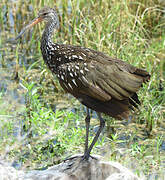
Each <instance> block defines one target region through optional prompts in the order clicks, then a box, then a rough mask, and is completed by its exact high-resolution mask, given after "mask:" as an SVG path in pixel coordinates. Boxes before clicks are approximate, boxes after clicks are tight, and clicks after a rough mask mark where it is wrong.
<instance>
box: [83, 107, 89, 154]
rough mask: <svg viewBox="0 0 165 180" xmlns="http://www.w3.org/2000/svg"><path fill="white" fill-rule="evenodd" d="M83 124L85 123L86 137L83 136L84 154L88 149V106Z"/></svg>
mask: <svg viewBox="0 0 165 180" xmlns="http://www.w3.org/2000/svg"><path fill="white" fill-rule="evenodd" d="M85 124H86V138H85V152H84V154H86V152H87V150H88V136H89V126H90V113H89V108H87V116H86V118H85Z"/></svg>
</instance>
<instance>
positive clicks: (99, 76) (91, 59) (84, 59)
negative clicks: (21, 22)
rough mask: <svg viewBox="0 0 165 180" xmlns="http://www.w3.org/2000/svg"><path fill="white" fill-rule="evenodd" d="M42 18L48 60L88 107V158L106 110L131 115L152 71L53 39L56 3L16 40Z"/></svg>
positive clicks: (43, 45)
mask: <svg viewBox="0 0 165 180" xmlns="http://www.w3.org/2000/svg"><path fill="white" fill-rule="evenodd" d="M42 21H45V22H46V25H45V29H44V31H43V33H42V38H41V47H40V48H41V53H42V56H43V60H44V62H45V63H46V65H47V67H48V69H49V70H50V71H51V72H52V73H53V74H55V75H56V77H57V79H58V80H59V83H60V85H61V87H62V88H63V89H64V90H65V91H66V92H67V93H69V94H71V95H73V96H74V97H75V98H77V99H78V100H79V101H80V103H82V104H83V105H84V106H85V107H86V116H85V117H86V118H85V125H86V138H85V150H84V154H83V156H82V159H84V160H88V159H89V157H90V156H91V155H90V154H91V151H92V149H93V146H94V145H95V143H96V141H97V140H98V137H99V135H100V133H101V132H102V130H103V128H104V126H105V120H104V119H103V118H102V114H106V115H108V116H110V117H112V118H115V119H120V120H123V119H128V117H129V114H130V111H131V110H134V109H135V108H137V107H138V105H140V101H139V99H138V95H137V91H138V90H139V89H140V88H141V87H142V84H143V83H146V82H148V81H149V79H150V74H149V73H148V72H147V71H145V70H143V69H139V68H136V67H134V66H133V65H130V64H129V63H127V62H125V61H123V60H120V59H117V58H112V57H109V56H108V55H106V54H105V53H103V52H99V51H96V50H93V49H90V48H86V47H82V46H75V45H69V44H62V43H55V42H53V41H52V35H53V33H54V30H56V31H57V30H58V29H59V27H60V23H59V16H58V13H57V11H56V8H55V7H53V8H50V7H43V8H42V9H41V10H40V11H39V13H38V16H37V17H36V18H35V19H34V20H32V21H31V22H30V23H29V24H28V25H27V26H25V27H24V28H23V29H22V31H21V32H20V33H19V34H18V36H17V37H16V38H15V40H18V39H19V38H20V37H21V36H22V35H23V34H24V33H25V32H26V31H27V30H28V29H30V28H31V27H33V26H34V25H36V24H38V23H40V22H42ZM90 109H91V110H94V111H95V112H96V113H97V116H98V119H99V122H100V124H99V128H98V130H97V132H96V135H95V137H94V138H93V141H92V142H91V144H90V145H88V135H89V127H90V119H91V117H90Z"/></svg>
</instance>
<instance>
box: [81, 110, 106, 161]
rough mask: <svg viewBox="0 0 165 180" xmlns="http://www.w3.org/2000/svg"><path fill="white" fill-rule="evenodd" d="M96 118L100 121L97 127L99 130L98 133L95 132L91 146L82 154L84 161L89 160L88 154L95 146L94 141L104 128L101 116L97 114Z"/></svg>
mask: <svg viewBox="0 0 165 180" xmlns="http://www.w3.org/2000/svg"><path fill="white" fill-rule="evenodd" d="M97 116H98V118H99V120H100V126H99V129H98V131H97V133H96V135H95V137H94V139H93V141H92V143H91V145H90V146H89V148H88V149H87V150H86V151H85V154H84V156H83V159H86V160H88V159H89V156H90V152H91V150H92V148H93V146H94V145H95V143H96V141H97V140H98V137H99V135H100V133H101V131H102V130H103V128H104V126H105V121H104V119H103V118H102V117H101V114H100V113H97Z"/></svg>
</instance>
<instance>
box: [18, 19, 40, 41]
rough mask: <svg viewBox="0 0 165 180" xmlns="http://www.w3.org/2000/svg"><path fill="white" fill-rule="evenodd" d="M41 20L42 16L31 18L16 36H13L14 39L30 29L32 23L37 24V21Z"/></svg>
mask: <svg viewBox="0 0 165 180" xmlns="http://www.w3.org/2000/svg"><path fill="white" fill-rule="evenodd" d="M42 20H43V18H42V17H37V18H35V19H33V20H32V21H31V22H30V23H29V24H28V25H27V26H25V27H24V28H23V29H22V31H21V32H20V33H19V34H18V36H17V37H16V38H15V40H17V39H19V38H20V37H21V36H22V35H23V34H24V33H25V32H26V30H28V29H30V28H31V27H33V26H34V25H36V24H38V23H39V22H41V21H42Z"/></svg>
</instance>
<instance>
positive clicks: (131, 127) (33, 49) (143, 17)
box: [0, 0, 165, 179]
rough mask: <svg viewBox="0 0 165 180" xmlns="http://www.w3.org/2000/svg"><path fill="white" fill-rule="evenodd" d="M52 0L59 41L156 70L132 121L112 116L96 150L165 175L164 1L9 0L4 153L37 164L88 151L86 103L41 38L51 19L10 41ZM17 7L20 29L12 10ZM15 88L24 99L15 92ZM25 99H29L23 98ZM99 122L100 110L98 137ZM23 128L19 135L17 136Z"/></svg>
mask: <svg viewBox="0 0 165 180" xmlns="http://www.w3.org/2000/svg"><path fill="white" fill-rule="evenodd" d="M45 3H46V5H49V6H51V7H53V6H54V5H56V6H57V9H58V12H59V14H60V24H61V27H60V29H59V31H58V32H55V33H54V41H55V42H62V43H65V44H74V45H81V46H86V47H89V48H92V49H96V50H99V51H103V52H105V53H106V54H108V55H109V56H112V57H117V58H119V59H123V60H124V61H127V62H129V63H131V64H133V65H135V66H136V67H140V68H144V69H146V70H147V71H148V72H149V73H150V74H151V80H150V82H149V83H147V84H145V85H144V86H143V87H142V88H141V90H140V91H139V93H138V94H139V98H140V100H141V102H142V104H141V106H140V107H139V110H136V111H135V112H134V113H133V114H132V121H131V123H128V124H127V121H123V122H121V121H117V120H114V119H112V118H109V117H105V118H106V121H107V127H106V128H105V129H106V131H105V133H103V134H102V135H101V138H100V139H99V141H98V142H97V143H96V146H95V148H94V149H93V151H92V153H97V154H100V155H103V157H104V159H105V160H115V161H118V162H121V163H122V164H123V165H125V166H126V167H129V168H131V169H132V170H134V171H135V172H136V173H137V174H138V175H142V174H145V175H146V176H147V177H149V175H150V174H151V175H152V177H153V179H154V174H158V176H159V177H160V179H161V177H163V175H164V173H165V165H164V164H163V162H164V161H165V150H164V149H163V146H164V143H165V90H164V87H165V81H164V78H165V61H164V59H165V53H164V42H165V30H164V29H165V28H164V13H163V8H162V5H161V4H160V3H158V1H156V0H151V1H144V0H136V1H130V0H127V1H126V0H120V1H113V0H101V1H96V0H90V1H89V0H88V1H87V0H79V1H75V0H73V1H66V0H62V1H57V2H56V4H53V3H54V2H53V1H47V2H46V1H26V2H25V3H22V2H21V1H18V2H17V3H14V2H12V3H11V2H10V3H9V2H8V1H6V0H3V1H2V3H1V4H2V7H3V8H4V10H3V11H1V13H0V22H1V24H2V26H1V32H0V36H1V37H2V38H1V40H0V60H1V62H0V67H1V68H2V69H3V70H4V72H5V73H1V74H0V76H2V78H1V77H0V80H1V79H4V78H5V79H6V80H7V81H5V85H6V86H5V88H4V89H3V88H1V87H2V84H1V83H0V85H1V86H0V117H1V118H0V122H1V123H0V124H1V126H0V127H1V129H2V130H1V132H2V133H1V134H2V135H1V138H0V145H1V148H0V152H1V153H2V154H4V156H5V154H6V157H7V158H8V159H10V161H13V162H18V163H21V167H22V168H23V167H26V168H31V169H34V168H43V167H47V166H50V165H52V164H56V163H58V162H60V161H61V160H62V159H64V158H65V157H67V156H69V155H72V154H75V153H83V149H84V142H85V139H84V137H85V122H84V118H85V114H84V109H83V108H82V106H80V105H79V103H78V101H77V100H75V99H74V98H71V97H70V96H68V95H66V94H65V93H64V92H63V90H62V88H61V87H60V86H59V83H58V81H57V79H56V78H55V77H53V76H52V74H51V73H50V72H49V70H46V65H45V64H44V62H43V60H42V57H41V52H40V41H39V40H40V37H41V35H42V30H43V28H44V25H43V24H42V25H39V26H36V27H35V28H34V29H33V31H30V32H29V33H26V35H25V36H24V37H23V38H22V39H21V40H20V42H19V44H16V45H9V44H5V40H6V38H11V37H16V35H17V34H18V32H20V30H21V29H22V28H23V24H27V23H28V22H29V21H30V20H32V19H33V18H34V17H35V16H36V15H37V13H38V10H39V9H40V8H41V7H43V6H44V5H45ZM32 9H33V11H32ZM9 10H12V14H10V15H12V16H13V19H14V24H15V26H14V27H11V26H10V18H9V13H6V12H9ZM16 74H17V75H18V76H17V78H13V77H16V76H15V75H16ZM14 79H15V80H14ZM15 91H16V92H18V94H19V96H18V97H19V98H15V96H14V95H12V93H13V92H15ZM13 96H14V98H13ZM21 98H22V99H23V100H24V102H23V103H20V102H19V101H21ZM55 109H56V110H55ZM73 110H74V111H73ZM124 123H125V124H127V125H125V124H124ZM97 126H98V120H97V118H96V117H95V114H93V118H92V122H91V136H90V141H92V136H93V134H94V132H95V130H96V129H97ZM111 127H112V128H111ZM17 128H18V129H19V133H18V135H16V136H12V134H13V133H14V132H15V131H16V129H17ZM2 137H3V138H2ZM130 162H131V163H130Z"/></svg>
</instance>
